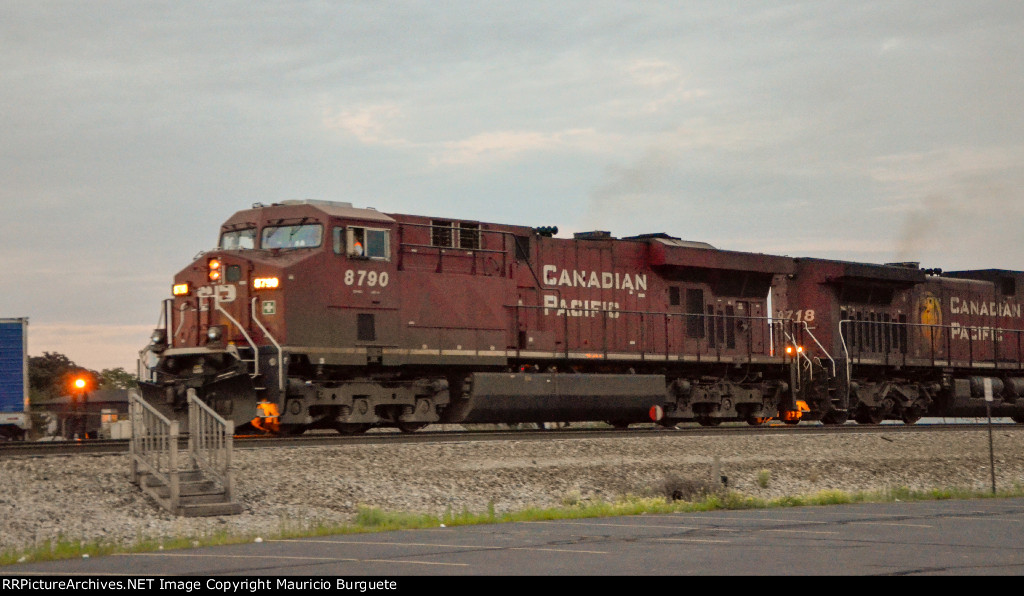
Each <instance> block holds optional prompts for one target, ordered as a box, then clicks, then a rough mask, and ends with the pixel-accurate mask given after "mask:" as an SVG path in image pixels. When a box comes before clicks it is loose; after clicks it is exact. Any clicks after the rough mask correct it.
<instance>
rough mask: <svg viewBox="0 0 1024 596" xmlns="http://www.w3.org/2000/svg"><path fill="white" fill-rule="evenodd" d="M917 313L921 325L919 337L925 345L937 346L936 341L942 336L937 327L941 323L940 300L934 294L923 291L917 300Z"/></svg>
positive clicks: (940, 330)
mask: <svg viewBox="0 0 1024 596" xmlns="http://www.w3.org/2000/svg"><path fill="white" fill-rule="evenodd" d="M917 314H918V320H919V321H920V323H921V325H922V327H920V329H921V339H922V340H924V341H925V342H926V345H935V346H936V347H938V342H939V340H940V339H941V338H942V329H941V328H940V327H938V326H939V325H942V302H940V301H939V299H938V297H936V296H935V294H932V293H931V292H925V293H924V294H923V295H922V296H921V299H920V300H918V302H917ZM932 325H934V327H932Z"/></svg>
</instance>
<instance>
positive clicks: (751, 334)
mask: <svg viewBox="0 0 1024 596" xmlns="http://www.w3.org/2000/svg"><path fill="white" fill-rule="evenodd" d="M764 312H765V307H764V305H762V304H761V303H760V302H748V301H745V300H744V301H740V302H737V303H736V317H737V318H736V321H735V323H734V324H735V326H736V330H737V333H736V348H737V350H738V351H739V352H740V353H741V354H747V355H764V354H765V350H766V345H767V338H768V329H767V324H766V322H765V319H764V316H765V315H764Z"/></svg>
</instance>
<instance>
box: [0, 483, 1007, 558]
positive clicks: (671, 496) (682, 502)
mask: <svg viewBox="0 0 1024 596" xmlns="http://www.w3.org/2000/svg"><path fill="white" fill-rule="evenodd" d="M1022 496H1024V486H1021V485H1019V484H1018V485H1015V486H1013V487H1012V488H1009V489H1003V490H1000V491H998V492H997V493H996V494H995V495H993V494H992V493H991V491H989V490H974V489H965V488H943V489H930V490H922V491H918V490H911V489H909V488H907V487H902V486H899V487H891V488H889V489H886V490H883V491H876V492H857V493H846V492H842V491H837V490H828V491H822V492H819V493H816V494H812V495H795V496H787V497H780V498H776V499H761V498H756V497H750V496H747V495H744V494H742V493H739V492H736V491H726V490H724V489H723V488H721V487H720V486H715V485H713V484H711V483H707V482H694V481H683V480H680V479H678V478H674V477H667V478H666V480H665V481H664V483H663V484H662V485H659V486H657V487H654V488H653V489H652V490H650V491H648V494H646V495H625V496H622V497H619V498H618V499H616V500H615V501H611V502H608V501H601V500H586V499H583V498H582V497H581V496H579V494H578V493H572V494H570V495H568V496H567V497H565V498H563V499H562V505H561V506H560V507H552V508H528V509H525V510H522V511H515V512H506V513H500V514H499V513H496V511H495V507H494V503H493V502H491V503H489V504H488V506H487V510H486V511H482V512H472V511H469V510H468V509H466V508H463V509H462V510H461V511H454V510H453V509H452V508H451V507H449V508H448V509H447V510H446V511H445V512H444V513H443V514H442V515H440V516H438V515H430V514H422V513H404V512H389V511H384V510H382V509H378V508H376V507H359V508H358V510H357V512H356V515H355V518H354V519H353V521H352V522H351V523H350V524H334V523H323V522H318V521H315V520H313V521H308V522H304V523H302V524H296V523H294V522H292V521H284V520H282V525H281V527H280V528H279V531H278V533H277V534H275V535H272V536H268V537H266V538H267V539H288V538H303V537H312V536H326V535H335V534H357V533H367V532H386V531H392V530H413V529H425V528H439V527H452V526H465V525H478V524H495V523H508V522H524V521H545V520H556V519H580V518H595V517H618V516H625V515H644V514H655V513H689V512H700V511H715V510H738V509H769V508H777V507H804V506H809V505H845V504H850V503H884V502H896V501H934V500H946V499H982V498H1007V497H1022ZM256 539H257V538H256V536H253V535H232V534H228V533H227V532H217V533H212V534H205V535H201V536H191V537H180V538H161V539H156V538H140V539H138V540H136V541H135V542H134V543H133V544H129V545H122V544H114V543H112V542H109V541H103V540H100V541H92V542H85V541H76V540H70V539H66V538H59V539H57V540H54V541H46V542H43V543H41V544H39V545H37V546H35V547H33V548H30V549H22V550H11V551H5V552H0V566H4V565H11V564H14V563H22V562H29V561H31V562H36V561H52V560H58V559H69V558H81V557H86V556H89V557H95V556H104V555H110V554H115V553H123V552H152V551H157V550H172V549H182V548H195V547H199V546H218V545H227V544H241V543H245V542H252V541H253V540H256Z"/></svg>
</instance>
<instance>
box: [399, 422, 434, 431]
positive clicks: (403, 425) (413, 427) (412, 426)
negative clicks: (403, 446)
mask: <svg viewBox="0 0 1024 596" xmlns="http://www.w3.org/2000/svg"><path fill="white" fill-rule="evenodd" d="M426 425H427V423H426V422H399V423H398V424H396V425H395V426H397V427H398V430H400V431H402V432H404V433H414V432H416V431H418V430H420V429H421V428H423V427H425V426H426Z"/></svg>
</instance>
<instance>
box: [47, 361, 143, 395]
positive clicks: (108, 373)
mask: <svg viewBox="0 0 1024 596" xmlns="http://www.w3.org/2000/svg"><path fill="white" fill-rule="evenodd" d="M75 379H84V380H85V381H86V385H85V387H84V388H83V389H79V391H83V390H84V391H94V390H96V389H131V388H132V387H135V386H137V385H138V380H137V379H136V378H135V375H133V374H132V373H130V372H128V371H126V370H125V369H124V368H122V367H117V368H105V369H103V370H101V371H99V372H97V371H94V370H90V369H88V368H85V367H84V366H79V365H77V364H75V363H74V362H73V361H72V360H71V359H70V358H68V357H67V356H65V355H64V354H61V353H59V352H43V355H42V356H30V357H29V359H28V385H29V401H32V402H34V401H45V400H49V399H53V398H56V397H60V396H62V395H70V394H71V393H73V392H74V391H75V390H76V389H75V388H74V386H73V383H74V381H75Z"/></svg>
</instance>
